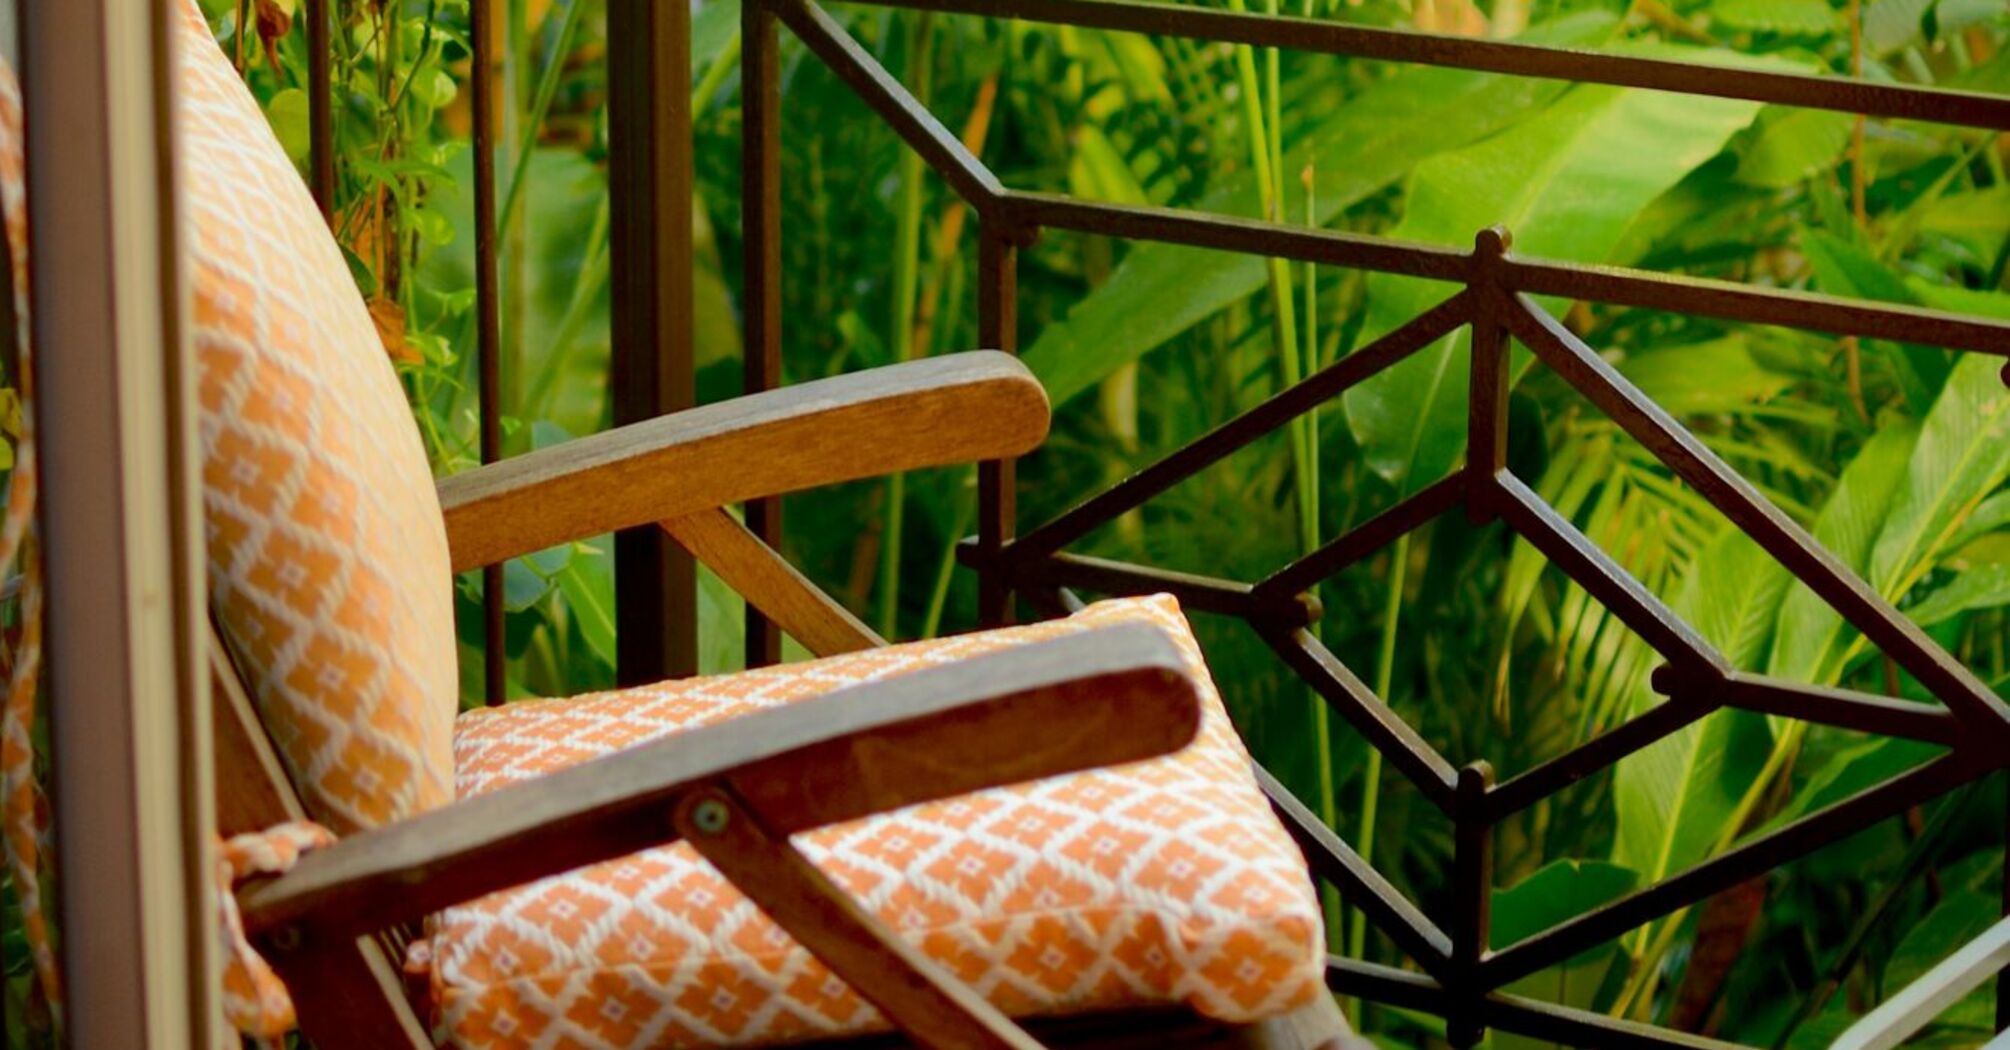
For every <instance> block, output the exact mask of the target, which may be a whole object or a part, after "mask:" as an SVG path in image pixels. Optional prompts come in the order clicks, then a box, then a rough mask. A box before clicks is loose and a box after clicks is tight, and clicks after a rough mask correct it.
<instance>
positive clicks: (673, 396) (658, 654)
mask: <svg viewBox="0 0 2010 1050" xmlns="http://www.w3.org/2000/svg"><path fill="white" fill-rule="evenodd" d="M607 87H608V98H607V101H608V147H609V161H608V193H609V214H610V215H611V217H612V220H613V221H612V223H611V224H610V235H609V241H610V249H611V251H610V254H609V259H610V262H611V264H612V273H613V282H612V289H611V291H612V298H613V330H612V335H613V348H612V354H611V360H610V361H609V368H608V373H609V374H608V380H609V386H610V387H611V390H612V395H613V400H614V404H613V409H614V413H613V415H614V423H615V425H616V426H621V425H624V424H628V423H639V422H641V421H643V420H646V419H653V418H655V417H657V416H661V415H664V414H666V413H670V412H675V411H678V410H680V409H685V408H690V407H691V406H692V405H694V404H696V403H697V382H696V373H697V369H696V364H695V361H696V358H695V347H694V345H693V338H694V334H693V333H694V329H693V327H692V320H691V318H692V308H691V303H692V285H691V237H692V227H691V207H692V167H691V10H690V6H689V5H688V4H684V3H659V2H657V0H610V2H609V3H608V5H607ZM614 564H615V567H616V569H617V572H616V576H615V579H616V582H615V585H614V603H615V622H616V625H617V628H618V629H617V630H616V632H615V663H616V665H617V666H616V668H615V677H616V679H617V680H618V681H619V682H621V683H622V684H623V685H641V684H646V683H649V682H656V681H661V680H663V679H665V678H681V677H686V676H689V675H693V674H696V673H697V671H698V569H697V563H696V562H695V561H693V560H692V558H691V556H690V555H689V554H688V553H686V552H685V551H684V549H683V548H681V547H679V546H677V544H676V543H675V542H674V541H673V540H671V539H670V537H669V536H668V534H666V533H665V532H664V531H663V530H662V529H660V528H657V527H655V526H654V525H645V526H642V527H640V528H634V529H629V530H627V531H625V532H621V533H617V534H616V535H615V537H614Z"/></svg>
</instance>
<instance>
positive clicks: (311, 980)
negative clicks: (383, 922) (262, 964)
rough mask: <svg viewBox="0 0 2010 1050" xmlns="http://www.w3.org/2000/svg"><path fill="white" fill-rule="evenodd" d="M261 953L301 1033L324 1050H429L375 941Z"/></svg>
mask: <svg viewBox="0 0 2010 1050" xmlns="http://www.w3.org/2000/svg"><path fill="white" fill-rule="evenodd" d="M262 949H263V951H264V953H265V957H266V959H267V960H268V961H269V962H271V963H272V967H273V969H275V970H277V971H278V972H279V977H280V979H281V980H283V981H285V982H286V987H287V990H288V991H289V992H290V993H291V994H292V996H293V1009H294V1012H295V1013H297V1014H298V1015H299V1018H300V1031H301V1032H302V1033H304V1034H305V1035H306V1036H307V1038H308V1039H310V1040H312V1041H313V1043H314V1045H315V1046H316V1047H318V1048H320V1050H399V1048H405V1050H430V1048H431V1047H432V1045H433V1040H432V1038H431V1037H430V1036H429V1035H427V1034H426V1026H425V1025H423V1024H421V1023H420V1022H419V1018H418V1015H417V1014H416V1013H414V1012H413V1010H412V1004H411V1002H410V1001H408V1000H407V999H406V998H405V992H404V987H403V981H402V977H401V975H400V973H399V970H398V968H397V967H396V966H394V965H392V964H391V959H390V957H389V956H387V955H385V954H384V950H383V949H382V948H381V947H379V946H378V945H377V942H376V941H374V940H357V941H352V942H350V943H348V944H346V945H327V946H319V945H301V946H299V947H297V948H295V949H293V950H291V951H288V950H286V949H285V948H284V947H283V946H279V945H264V946H262Z"/></svg>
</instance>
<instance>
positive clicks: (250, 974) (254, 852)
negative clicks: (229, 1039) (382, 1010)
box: [216, 820, 335, 1046]
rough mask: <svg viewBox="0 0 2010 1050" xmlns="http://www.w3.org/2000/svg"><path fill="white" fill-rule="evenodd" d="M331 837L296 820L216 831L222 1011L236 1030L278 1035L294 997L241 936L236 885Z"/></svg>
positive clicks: (289, 863) (279, 871)
mask: <svg viewBox="0 0 2010 1050" xmlns="http://www.w3.org/2000/svg"><path fill="white" fill-rule="evenodd" d="M334 841H335V835H334V834H333V833H332V832H330V831H329V830H328V829H327V828H324V827H322V826H321V825H319V824H315V823H312V822H309V821H304V820H296V821H291V822H288V823H285V824H275V825H273V826H272V827H269V828H267V829H265V830H264V831H253V832H247V833H245V834H243V835H235V836H232V837H231V838H229V839H223V838H221V837H220V836H219V838H218V842H217V856H216V910H217V920H218V924H219V926H220V927H221V937H220V943H221V944H222V946H223V1013H224V1016H225V1017H226V1018H228V1019H229V1021H230V1023H231V1026H232V1027H234V1028H236V1029H237V1030H238V1031H239V1032H242V1033H244V1034H245V1035H247V1036H249V1037H251V1038H253V1039H256V1040H259V1041H260V1043H261V1044H264V1043H265V1042H266V1041H267V1040H271V1041H274V1042H273V1043H272V1045H275V1046H276V1045H278V1044H277V1042H276V1041H277V1040H279V1039H280V1038H281V1037H283V1036H285V1035H286V1033H287V1032H290V1031H292V1030H293V1027H294V1023H295V1021H294V1015H293V998H292V996H290V995H288V994H286V985H285V983H284V982H282V981H281V980H280V979H279V975H278V974H277V973H274V972H273V970H272V966H271V964H269V963H267V962H266V961H265V959H264V957H263V956H260V955H259V954H258V950H257V949H255V948H253V947H252V946H251V942H250V941H249V940H247V939H246V938H245V936H244V920H243V919H242V917H240V916H239V915H238V911H237V894H236V892H235V888H236V886H237V884H238V883H239V882H242V881H243V880H245V879H248V878H251V877H252V876H254V875H284V874H286V873H287V872H288V871H291V870H293V865H294V864H296V863H298V862H299V860H300V855H301V854H303V853H305V852H307V851H308V850H311V849H320V848H321V847H323V846H326V845H328V844H330V843H332V842H334Z"/></svg>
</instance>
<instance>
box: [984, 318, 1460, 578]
mask: <svg viewBox="0 0 2010 1050" xmlns="http://www.w3.org/2000/svg"><path fill="white" fill-rule="evenodd" d="M1471 304H1472V297H1471V296H1470V295H1469V294H1467V293H1465V292H1460V293H1458V294H1456V295H1453V296H1452V297H1450V298H1448V299H1446V300H1445V301H1444V302H1442V303H1439V304H1438V305H1436V306H1434V307H1432V308H1431V309H1429V310H1426V311H1424V312H1423V313H1421V314H1418V315H1417V316H1416V317H1414V318H1411V319H1410V320H1409V321H1408V322H1406V323H1405V324H1403V325H1402V327H1400V328H1397V329H1396V330H1395V331H1393V332H1390V333H1389V334H1387V335H1385V336H1383V337H1381V338H1380V339H1377V340H1375V341H1374V342H1373V343H1370V344H1368V345H1367V346H1365V347H1362V348H1361V349H1359V350H1357V351H1355V352H1354V353H1352V354H1349V355H1347V356H1346V357H1343V358H1341V359H1340V360H1338V361H1335V362H1333V363H1332V364H1330V365H1328V366H1326V367H1325V368H1323V369H1321V370H1319V371H1318V372H1315V373H1313V374H1312V375H1311V376H1310V377H1309V378H1307V379H1306V380H1305V381H1304V382H1302V383H1299V384H1298V385H1297V386H1294V387H1292V388H1290V389H1289V390H1283V391H1279V392H1278V393H1277V394H1276V395H1275V396H1273V397H1271V398H1270V399H1269V400H1267V401H1264V402H1263V403H1262V404H1260V405H1257V406H1256V407H1255V408H1252V409H1250V410H1249V411H1247V412H1244V413H1243V414H1241V415H1239V416H1237V417H1235V418H1234V419H1231V420H1229V421H1228V422H1226V423H1223V424H1222V425H1221V426H1218V427H1216V428H1214V429H1213V430H1210V431H1208V432H1207V433H1206V434H1205V435H1203V436H1201V437H1200V438H1198V439H1196V440H1195V441H1193V442H1192V443H1191V444H1189V445H1187V446H1185V447H1184V448H1181V449H1180V450H1179V451H1178V452H1175V453H1173V454H1172V455H1170V456H1167V457H1166V458H1164V459H1162V460H1159V461H1158V462H1157V463H1154V464H1152V465H1151V466H1149V467H1146V468H1145V469H1143V470H1141V471H1138V472H1137V473H1136V474H1132V475H1131V476H1130V477H1127V478H1125V479H1124V480H1122V481H1120V482H1118V483H1117V484H1116V485H1114V486H1112V487H1111V488H1109V489H1107V490H1105V491H1104V492H1103V493H1102V494H1101V495H1099V496H1096V497H1094V498H1092V499H1090V500H1088V501H1086V502H1084V503H1081V504H1079V505H1077V506H1076V507H1075V508H1074V509H1072V510H1070V511H1068V512H1067V513H1065V514H1063V515H1061V516H1060V517H1058V518H1055V519H1054V520H1053V521H1051V522H1049V523H1048V524H1046V525H1043V526H1041V527H1040V528H1038V529H1035V530H1033V531H1032V532H1030V533H1028V534H1027V535H1026V536H1025V537H1024V538H1023V539H1021V540H1019V541H1018V542H1017V543H1016V544H1014V545H1013V546H1012V547H1011V548H1009V549H1008V551H1007V556H1008V557H1011V558H1015V559H1018V560H1020V561H1030V560H1032V559H1033V558H1036V557H1039V556H1041V555H1046V554H1052V553H1053V552H1055V551H1057V550H1060V549H1061V548H1062V547H1065V546H1067V545H1068V544H1070V543H1073V542H1074V541H1076V540H1078V539H1081V538H1082V537H1083V536H1086V535H1088V534H1089V532H1090V531H1091V530H1093V529H1095V528H1096V527H1097V526H1099V525H1102V524H1105V523H1107V522H1110V521H1113V520H1115V519H1116V517H1117V516H1118V515H1120V514H1123V513H1125V512H1126V511H1129V510H1132V509H1134V508H1136V507H1138V506H1140V505H1141V504H1143V503H1144V502H1145V501H1146V500H1148V499H1151V498H1152V497H1153V496H1156V495H1158V494H1159V493H1161V492H1164V491H1165V490H1167V489H1169V488H1171V487H1173V486H1174V485H1177V484H1179V483H1180V482H1181V481H1182V480H1184V479H1186V478H1189V477H1192V476H1193V475H1194V474H1196V473H1198V472H1199V471H1201V470H1204V469H1206V468H1207V467H1209V466H1211V465H1213V464H1215V463H1218V462H1220V461H1221V460H1222V459H1224V458H1226V457H1227V456H1229V455H1230V454H1232V453H1234V452H1235V451H1236V450H1237V449H1240V448H1243V447H1245V446H1247V445H1248V444H1249V443H1250V442H1252V441H1255V440H1256V439H1258V438H1260V437H1262V436H1263V435H1265V434H1268V433H1270V432H1271V431H1272V430H1275V429H1277V428H1278V427H1279V426H1282V425H1283V424H1285V423H1288V422H1290V421H1291V420H1293V419H1295V418H1297V417H1299V416H1301V415H1304V414H1305V413H1306V412H1309V411H1311V410H1312V409H1314V408H1317V407H1318V406H1319V405H1321V404H1324V403H1325V402H1327V401H1329V400H1332V399H1333V398H1335V397H1338V396H1340V394H1342V393H1344V392H1345V391H1346V390H1347V389H1348V388H1350V387H1352V386H1354V385H1355V384H1356V383H1360V382H1362V381H1364V380H1366V379H1367V378H1368V377H1369V376H1372V375H1375V374H1376V373H1378V372H1381V371H1382V370H1383V369H1385V368H1388V367H1389V366H1391V365H1393V364H1395V363H1396V362H1398V361H1401V360H1402V359H1404V358H1406V357H1408V356H1410V355H1411V354H1413V353H1416V352H1417V351H1418V350H1421V349H1423V348H1424V347H1426V346H1429V345H1431V344H1432V343H1434V342H1436V341H1437V340H1439V339H1440V338H1442V337H1444V336H1446V335H1448V334H1450V333H1451V332H1452V331H1453V330H1454V329H1456V328H1458V327H1459V326H1460V325H1462V324H1465V323H1466V321H1467V320H1468V319H1469V317H1470V312H1471V309H1472V306H1471Z"/></svg>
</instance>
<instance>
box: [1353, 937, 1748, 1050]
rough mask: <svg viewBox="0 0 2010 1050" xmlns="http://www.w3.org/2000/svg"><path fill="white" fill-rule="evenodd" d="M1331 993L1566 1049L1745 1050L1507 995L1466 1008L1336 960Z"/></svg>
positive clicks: (1394, 973) (1405, 981) (1425, 982)
mask: <svg viewBox="0 0 2010 1050" xmlns="http://www.w3.org/2000/svg"><path fill="white" fill-rule="evenodd" d="M1326 987H1327V988H1328V989H1330V990H1332V991H1335V992H1338V993H1340V994H1341V995H1352V996H1359V997H1364V998H1368V999H1372V1000H1374V1001H1376V1002H1382V1003H1388V1004H1390V1005H1391V1006H1398V1007H1403V1008H1405V1009H1410V1010H1418V1011H1422V1012H1425V1013H1435V1014H1439V1015H1445V1014H1452V1013H1458V1012H1461V1010H1462V1009H1463V1010H1467V1011H1470V1012H1471V1013H1473V1014H1476V1015H1477V1019H1478V1020H1479V1021H1481V1022H1482V1023H1484V1024H1487V1025H1490V1026H1493V1027H1496V1028H1500V1029H1502V1030H1503V1031H1509V1032H1515V1033H1518V1034H1520V1035H1525V1036H1529V1037H1530V1038H1534V1039H1541V1040H1545V1041H1550V1042H1557V1043H1562V1044H1564V1045H1566V1046H1588V1047H1598V1048H1599V1050H1670V1048H1674V1050H1746V1048H1744V1047H1742V1046H1740V1045H1739V1044H1737V1043H1727V1042H1724V1041H1723V1040H1721V1039H1712V1038H1710V1037H1709V1036H1705V1035H1694V1034H1691V1033H1689V1032H1676V1031H1671V1030H1669V1029H1666V1028H1656V1027H1654V1026H1652V1025H1647V1024H1642V1023H1640V1022H1638V1021H1629V1020H1622V1019H1620V1018H1616V1017H1607V1016H1606V1015H1604V1014H1599V1013H1593V1012H1592V1011H1590V1010H1580V1009H1577V1008H1576V1007H1571V1006H1562V1005H1559V1004H1557V1003H1546V1002H1543V1001H1542V1000H1540V999H1531V998H1528V997H1527V996H1521V995H1511V994H1508V993H1506V992H1493V993H1491V994H1489V995H1485V996H1482V997H1480V998H1478V999H1477V1000H1474V1001H1471V1002H1470V1003H1465V1002H1461V1000H1460V999H1459V998H1458V997H1456V996H1454V995H1453V994H1452V993H1451V992H1449V991H1447V990H1446V989H1445V988H1444V987H1443V986H1442V985H1440V984H1438V982H1436V981H1433V980H1431V979H1430V978H1429V977H1426V976H1424V975H1423V974H1419V973H1411V972H1410V971H1408V970H1399V969H1397V968H1395V967H1393V966H1382V965H1378V964H1376V963H1371V962H1361V961H1358V960H1355V959H1348V958H1343V957H1341V956H1337V955H1335V956H1328V957H1327V959H1326Z"/></svg>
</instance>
